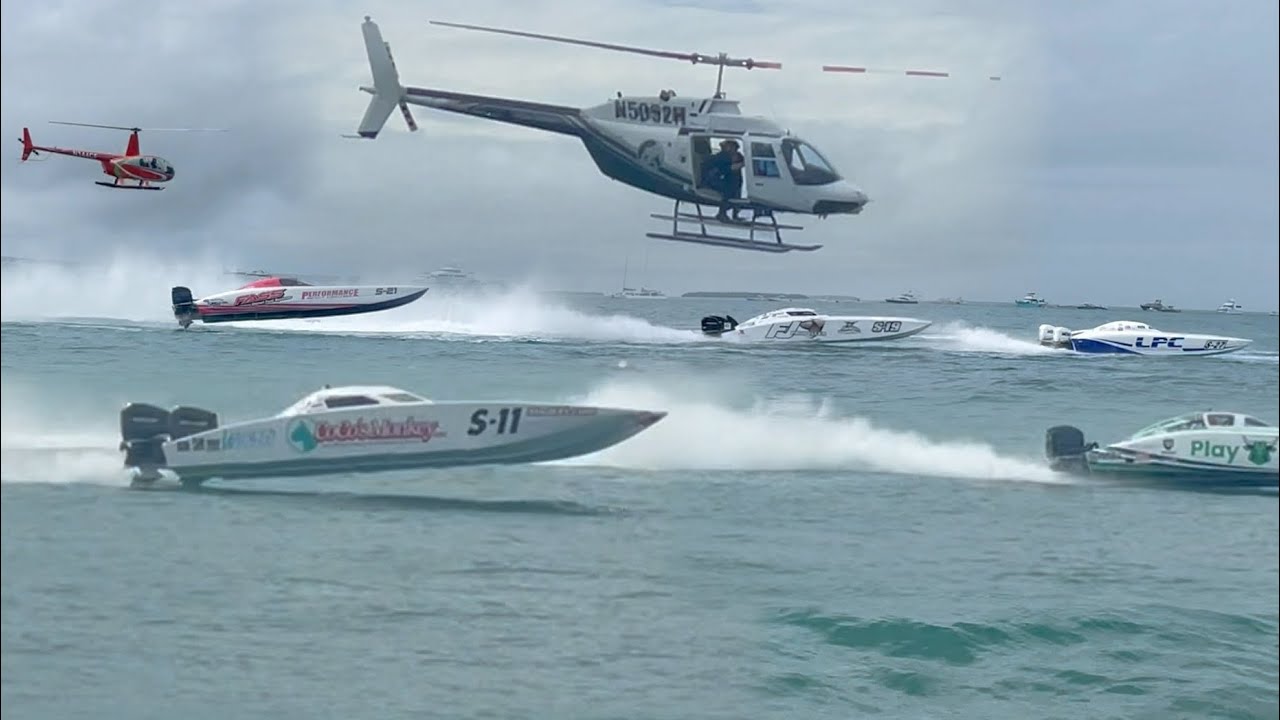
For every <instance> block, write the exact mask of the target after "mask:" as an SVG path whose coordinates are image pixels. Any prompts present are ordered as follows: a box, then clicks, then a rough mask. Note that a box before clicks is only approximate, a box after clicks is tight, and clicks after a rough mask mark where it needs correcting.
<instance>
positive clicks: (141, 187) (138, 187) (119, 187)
mask: <svg viewBox="0 0 1280 720" xmlns="http://www.w3.org/2000/svg"><path fill="white" fill-rule="evenodd" d="M93 184H94V185H101V186H102V187H109V188H115V189H116V190H163V189H164V188H162V187H158V186H155V185H117V184H115V183H109V182H103V181H101V180H94V181H93Z"/></svg>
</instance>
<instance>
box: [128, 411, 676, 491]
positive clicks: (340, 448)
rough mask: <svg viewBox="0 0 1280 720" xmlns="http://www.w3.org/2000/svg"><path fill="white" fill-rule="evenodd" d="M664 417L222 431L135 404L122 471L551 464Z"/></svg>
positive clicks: (469, 414) (215, 474)
mask: <svg viewBox="0 0 1280 720" xmlns="http://www.w3.org/2000/svg"><path fill="white" fill-rule="evenodd" d="M665 416H666V413H665V412H649V411H643V410H628V409H619V408H600V407H590V406H573V405H546V404H541V403H519V402H514V403H513V402H506V403H473V402H443V403H422V404H409V405H404V406H394V405H393V406H387V407H372V408H361V407H353V408H349V409H341V410H331V411H327V412H323V413H321V414H319V415H315V416H311V415H292V416H290V415H280V416H275V417H271V418H266V419H262V420H253V421H248V422H240V423H234V424H230V425H226V426H222V427H219V426H218V425H217V416H216V415H215V414H213V413H211V412H209V411H207V410H202V409H199V408H189V407H179V408H175V409H174V410H172V411H165V410H162V409H160V408H158V407H155V406H152V405H141V404H133V405H129V406H126V407H125V409H124V410H123V411H122V413H121V426H122V433H123V435H124V438H125V440H124V442H123V443H122V449H123V450H125V452H126V456H125V466H126V467H128V468H133V469H135V471H136V476H135V480H134V484H135V485H141V486H148V485H150V484H152V483H154V482H155V481H157V480H160V479H162V478H163V477H164V474H165V471H167V472H168V473H171V474H173V475H175V476H177V478H178V479H179V480H180V481H181V482H182V483H183V484H184V485H199V484H201V483H203V482H205V481H207V480H210V479H214V478H217V479H225V480H239V479H247V478H261V477H300V476H310V475H332V474H342V473H371V472H384V471H392V470H410V469H428V468H443V467H459V466H469V465H505V464H516V463H536V462H549V461H552V460H561V459H565V458H570V457H577V456H581V455H587V454H590V453H593V452H597V451H599V450H603V449H605V448H608V447H610V446H612V445H616V444H617V443H620V442H622V441H623V440H626V439H628V438H630V437H632V436H633V435H635V434H637V433H639V432H641V431H643V430H644V429H646V428H648V427H649V426H650V425H652V424H654V423H655V422H657V421H659V420H661V419H662V418H663V417H665ZM144 421H145V422H149V423H150V427H151V428H152V429H151V430H148V429H147V428H146V427H143V426H142V425H141V423H143V422H144ZM183 426H185V429H183ZM140 427H143V429H141V430H140V429H139V428H140ZM190 430H198V431H197V432H189V431H190Z"/></svg>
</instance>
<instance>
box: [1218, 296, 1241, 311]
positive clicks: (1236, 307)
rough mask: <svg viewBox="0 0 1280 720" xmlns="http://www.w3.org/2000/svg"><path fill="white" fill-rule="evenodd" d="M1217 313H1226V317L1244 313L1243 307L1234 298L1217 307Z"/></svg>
mask: <svg viewBox="0 0 1280 720" xmlns="http://www.w3.org/2000/svg"><path fill="white" fill-rule="evenodd" d="M1218 312H1220V313H1227V314H1228V315H1239V314H1240V313H1242V312H1244V306H1243V305H1241V304H1240V303H1238V302H1236V299H1235V298H1231V299H1230V300H1228V301H1226V302H1224V303H1222V304H1221V305H1219V306H1218Z"/></svg>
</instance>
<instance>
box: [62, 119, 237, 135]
mask: <svg viewBox="0 0 1280 720" xmlns="http://www.w3.org/2000/svg"><path fill="white" fill-rule="evenodd" d="M49 123H50V124H52V125H75V126H77V127H93V128H105V129H107V130H125V131H127V132H142V131H143V130H146V131H148V132H226V131H227V130H226V128H140V127H125V126H123V125H98V124H96V123H80V122H66V121H63V120H50V121H49Z"/></svg>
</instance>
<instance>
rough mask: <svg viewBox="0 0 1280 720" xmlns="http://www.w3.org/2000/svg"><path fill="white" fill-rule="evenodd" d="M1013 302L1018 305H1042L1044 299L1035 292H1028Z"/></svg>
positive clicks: (1043, 304)
mask: <svg viewBox="0 0 1280 720" xmlns="http://www.w3.org/2000/svg"><path fill="white" fill-rule="evenodd" d="M1013 304H1014V305H1018V306H1019V307H1044V306H1045V301H1044V299H1043V298H1041V297H1038V296H1037V295H1036V294H1035V293H1033V292H1029V293H1027V294H1026V295H1023V296H1022V297H1020V298H1018V299H1017V300H1014V301H1013Z"/></svg>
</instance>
